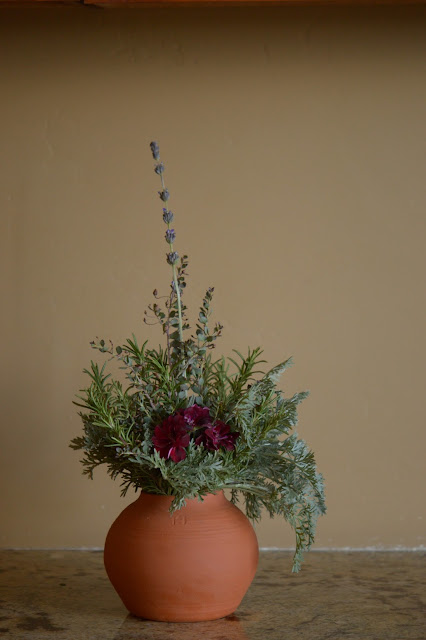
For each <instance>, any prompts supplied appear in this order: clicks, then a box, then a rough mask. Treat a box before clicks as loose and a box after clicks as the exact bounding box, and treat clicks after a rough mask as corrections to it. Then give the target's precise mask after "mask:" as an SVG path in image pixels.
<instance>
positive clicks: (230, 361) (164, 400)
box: [70, 142, 325, 571]
mask: <svg viewBox="0 0 426 640" xmlns="http://www.w3.org/2000/svg"><path fill="white" fill-rule="evenodd" d="M150 148H151V151H152V155H153V158H154V161H155V165H154V170H155V173H156V174H157V175H158V176H159V177H160V180H161V190H160V191H159V192H158V193H159V196H160V199H161V200H162V202H163V205H164V206H163V210H162V217H163V221H164V223H165V225H166V227H167V228H166V232H165V239H166V242H167V244H168V252H167V254H166V259H167V263H168V265H169V266H170V267H171V271H172V280H171V285H170V290H169V293H168V295H167V296H164V297H163V301H164V304H163V305H162V306H160V304H159V301H160V297H159V295H158V292H157V290H154V292H153V295H154V302H153V303H152V304H150V305H149V306H148V311H146V312H145V314H146V316H145V322H146V323H147V324H150V323H151V322H150V319H152V320H154V322H158V323H160V325H161V327H162V330H163V335H164V337H165V344H164V346H159V347H158V348H151V347H149V346H148V342H147V341H146V342H144V343H143V344H142V345H141V346H140V345H139V343H138V341H137V339H136V337H135V336H134V335H133V336H132V338H131V339H128V340H127V341H126V342H125V344H122V345H118V346H114V345H113V343H112V342H111V341H105V340H104V339H98V338H97V339H96V340H95V341H93V342H91V346H92V347H93V348H94V349H96V350H98V351H100V352H101V353H102V354H107V355H108V356H109V360H112V359H113V360H115V361H117V362H118V364H119V366H120V368H121V369H123V371H124V377H125V381H126V382H125V384H124V385H123V383H122V382H121V381H120V380H118V379H114V378H112V377H111V374H110V373H107V372H106V365H107V362H105V363H104V364H103V365H102V366H99V365H98V364H97V363H95V362H93V361H92V362H91V367H90V369H85V370H84V371H85V373H86V374H87V375H88V376H89V378H90V383H89V386H88V387H87V388H85V389H82V390H81V393H80V395H78V396H77V401H76V402H75V404H76V405H77V406H79V407H80V408H81V409H82V411H80V413H79V415H80V416H81V419H82V421H83V429H84V433H83V435H82V436H80V437H76V438H74V439H73V440H72V441H71V444H70V446H71V447H72V448H73V449H80V450H83V451H84V457H83V460H82V464H83V465H84V471H83V473H85V474H87V475H88V476H89V477H90V478H92V477H93V470H94V469H95V467H97V466H98V465H101V464H106V465H107V469H108V473H109V475H110V476H111V477H112V478H113V479H115V478H116V477H118V476H121V478H122V495H125V493H126V491H127V490H128V488H129V487H133V488H134V489H135V490H142V491H144V492H146V493H152V494H158V495H169V496H173V501H172V504H171V507H170V509H171V512H173V511H175V510H177V509H179V508H181V507H182V506H183V505H184V504H185V500H186V499H188V498H194V497H198V498H199V499H203V496H205V495H207V494H209V493H215V492H217V491H219V490H222V489H228V490H230V499H231V501H232V502H233V503H234V504H235V503H238V502H239V500H240V499H242V500H243V501H244V506H245V510H246V513H247V516H248V517H249V518H250V519H252V520H254V521H257V520H259V519H260V517H261V510H262V508H264V509H266V510H267V511H268V513H269V514H270V516H271V517H272V516H274V515H279V516H283V517H284V518H285V519H286V520H287V521H288V522H289V523H290V525H291V526H292V527H293V529H294V531H295V534H296V552H295V555H294V560H293V571H298V570H299V568H300V564H301V561H302V559H303V552H304V551H305V550H307V549H309V547H310V546H311V544H312V542H313V541H314V534H315V526H316V521H317V519H318V516H319V515H321V514H323V513H325V502H324V486H323V479H322V476H321V475H320V474H319V473H318V472H317V469H316V464H315V459H314V455H313V453H312V452H311V451H310V450H309V449H308V447H307V445H306V444H305V442H304V441H303V440H301V439H299V438H298V437H297V434H296V433H295V432H293V433H291V432H292V430H293V429H294V427H295V426H296V424H297V405H298V404H299V403H300V402H301V401H302V400H303V399H304V398H306V396H307V395H308V394H307V392H301V393H296V394H295V395H293V396H292V397H291V398H285V397H284V395H283V392H282V391H281V390H280V389H278V388H277V382H278V379H279V377H280V375H281V374H282V373H283V372H284V371H285V369H287V368H288V367H289V366H290V364H291V359H288V360H286V361H285V362H282V363H281V364H279V365H277V366H275V367H274V368H272V369H270V370H269V371H267V372H263V371H262V370H260V369H259V366H260V365H261V364H263V363H264V362H265V361H264V360H262V359H261V354H262V351H261V349H260V348H255V349H249V350H248V353H247V355H246V356H243V355H242V354H241V353H239V352H235V357H229V358H226V359H225V358H224V357H221V358H216V359H215V358H213V356H212V351H213V349H214V347H215V343H216V340H217V339H218V338H219V337H220V335H221V333H222V329H223V327H222V325H221V324H219V323H216V324H215V325H214V326H213V327H212V328H210V314H211V302H212V298H213V288H209V289H207V292H206V294H205V296H204V298H203V301H202V304H201V307H200V309H199V313H198V319H197V322H196V323H195V330H194V331H193V333H192V334H190V333H189V331H190V326H189V322H188V317H187V309H186V306H185V304H184V302H183V295H184V291H185V287H186V276H187V267H188V258H187V256H186V255H183V256H182V257H179V255H178V253H177V252H176V251H175V249H174V243H175V240H176V232H175V229H174V228H172V227H171V224H172V222H173V220H174V214H173V213H172V211H171V210H170V207H169V200H170V193H169V191H168V189H167V188H166V186H165V182H164V171H165V167H164V163H163V162H162V161H161V159H160V151H159V146H158V144H157V143H156V142H152V143H151V145H150Z"/></svg>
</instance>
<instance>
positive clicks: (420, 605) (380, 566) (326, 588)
mask: <svg viewBox="0 0 426 640" xmlns="http://www.w3.org/2000/svg"><path fill="white" fill-rule="evenodd" d="M0 567H1V569H0V638H1V639H3V638H7V639H13V640H27V639H31V640H39V639H43V640H45V639H49V638H51V639H52V640H55V639H57V640H71V639H72V640H86V639H87V640H184V639H185V640H191V639H194V640H195V639H196V640H201V639H203V640H251V639H253V640H254V639H257V638H261V639H262V640H275V639H276V640H293V639H296V638H298V639H303V640H311V639H312V640H314V639H315V640H328V639H340V638H342V639H344V640H358V639H361V638H362V639H364V638H365V639H367V638H368V639H370V640H382V639H383V640H406V639H409V640H425V639H426V620H425V610H426V597H425V596H426V593H425V577H426V576H425V574H426V571H425V569H426V555H425V554H421V553H414V552H406V553H396V552H378V553H361V552H356V553H346V552H339V553H323V552H311V553H310V554H308V555H307V557H306V561H305V564H304V566H303V569H302V571H301V572H300V573H299V574H297V575H294V574H291V573H290V567H291V554H289V553H284V552H264V553H262V554H261V559H260V565H259V570H258V573H257V575H256V578H255V580H254V582H253V584H252V586H251V588H250V590H249V592H248V593H247V595H246V597H245V598H244V600H243V602H242V604H241V606H240V607H239V609H238V610H237V611H236V613H235V614H234V615H231V616H228V617H227V618H223V619H222V620H216V621H214V622H196V623H178V624H172V623H165V622H150V621H148V620H142V619H139V618H134V617H132V616H130V615H127V612H126V610H125V609H124V607H123V605H122V604H121V601H120V600H119V598H118V596H117V595H116V594H115V592H114V590H113V588H112V587H111V585H110V583H109V582H108V579H107V577H106V574H105V571H104V568H103V562H102V554H101V553H99V552H90V551H2V552H0Z"/></svg>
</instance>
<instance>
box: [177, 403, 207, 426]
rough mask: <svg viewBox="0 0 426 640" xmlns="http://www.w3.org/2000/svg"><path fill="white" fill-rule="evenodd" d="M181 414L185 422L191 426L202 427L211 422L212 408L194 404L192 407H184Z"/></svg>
mask: <svg viewBox="0 0 426 640" xmlns="http://www.w3.org/2000/svg"><path fill="white" fill-rule="evenodd" d="M180 414H181V415H183V417H184V419H185V422H186V424H187V425H188V426H190V427H202V426H204V425H206V424H209V423H210V409H209V408H208V407H199V406H198V404H193V405H192V407H188V408H187V409H182V410H181V411H180Z"/></svg>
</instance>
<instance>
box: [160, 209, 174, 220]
mask: <svg viewBox="0 0 426 640" xmlns="http://www.w3.org/2000/svg"><path fill="white" fill-rule="evenodd" d="M173 217H174V216H173V213H172V212H171V211H168V210H167V209H165V208H164V207H163V220H164V222H165V223H166V224H170V223H171V222H172V221H173Z"/></svg>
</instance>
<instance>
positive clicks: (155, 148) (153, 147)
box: [149, 142, 160, 160]
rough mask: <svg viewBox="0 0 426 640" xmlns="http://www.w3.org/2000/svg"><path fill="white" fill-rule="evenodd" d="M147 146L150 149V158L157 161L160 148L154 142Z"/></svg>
mask: <svg viewBox="0 0 426 640" xmlns="http://www.w3.org/2000/svg"><path fill="white" fill-rule="evenodd" d="M149 146H150V147H151V151H152V157H153V158H154V160H159V159H160V147H159V146H158V144H157V143H156V142H151V144H150V145H149Z"/></svg>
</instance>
